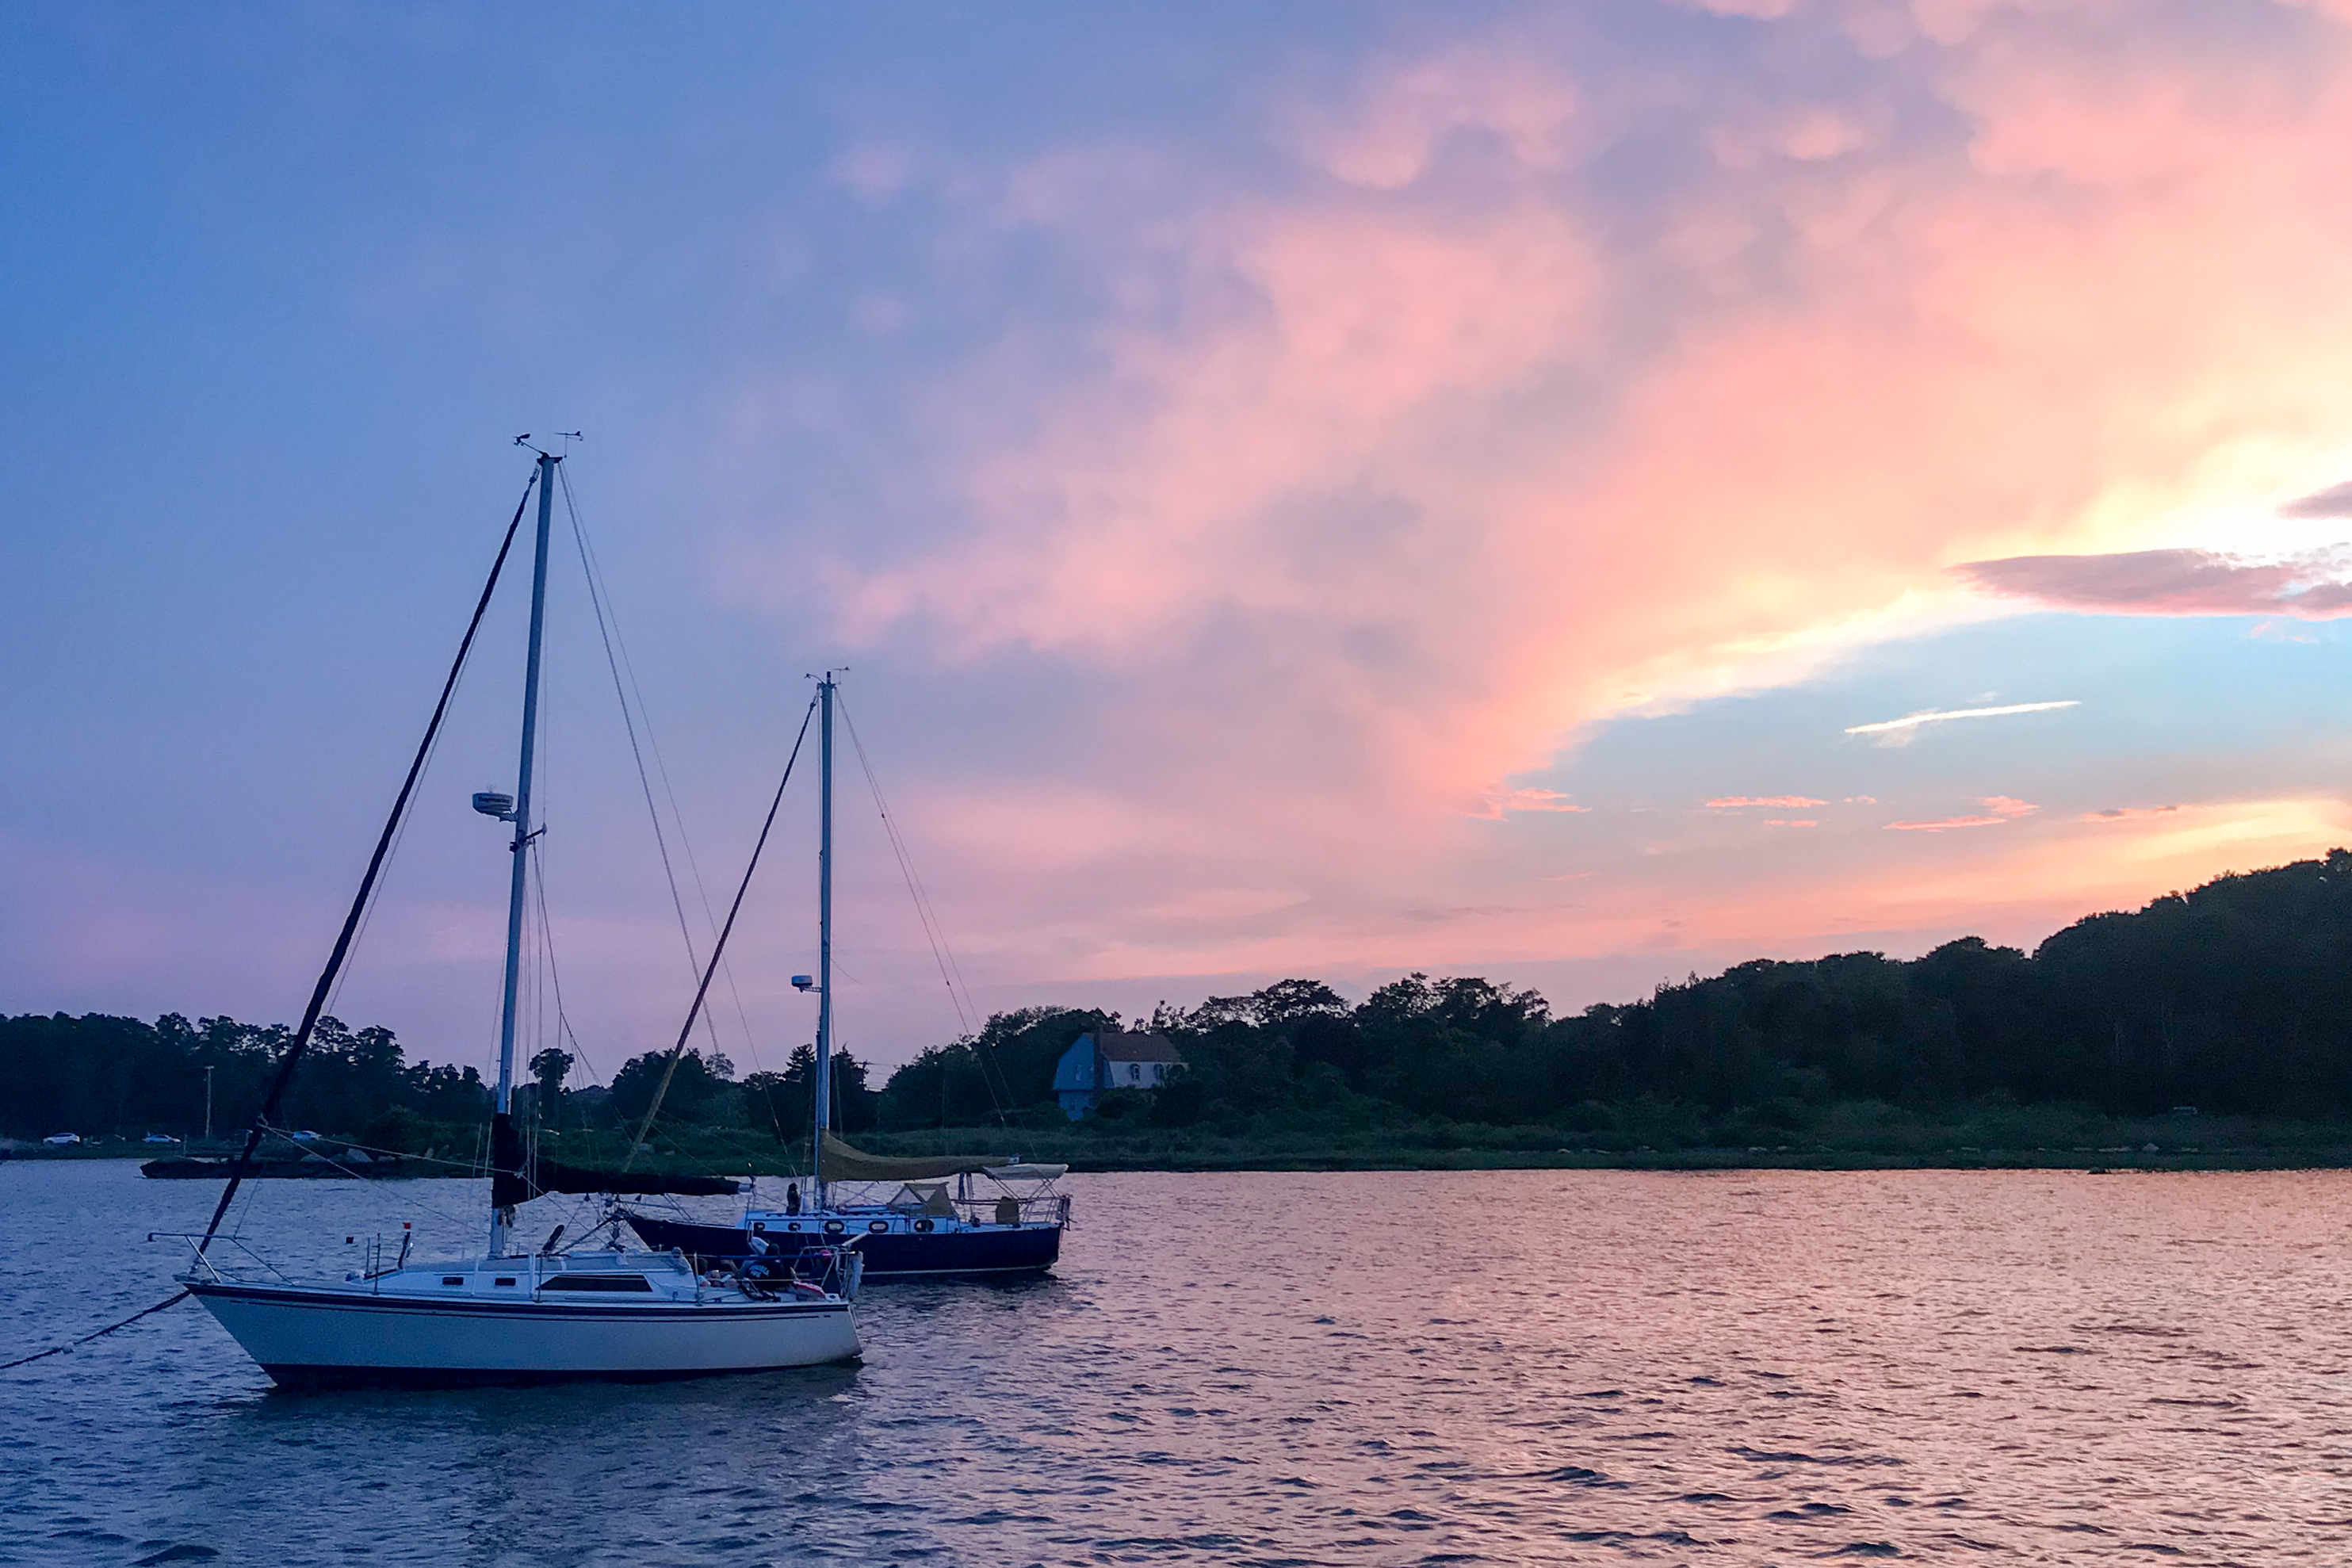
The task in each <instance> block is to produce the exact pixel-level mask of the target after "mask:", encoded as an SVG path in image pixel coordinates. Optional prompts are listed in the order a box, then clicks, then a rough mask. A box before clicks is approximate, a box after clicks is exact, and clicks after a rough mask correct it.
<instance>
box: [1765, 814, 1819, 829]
mask: <svg viewBox="0 0 2352 1568" xmlns="http://www.w3.org/2000/svg"><path fill="white" fill-rule="evenodd" d="M1764 826H1767V827H1819V826H1821V824H1820V823H1819V822H1816V821H1814V820H1812V819H1811V818H1809V817H1799V818H1797V819H1795V820H1793V821H1790V820H1787V819H1784V818H1781V817H1777V816H1768V817H1766V818H1765V819H1764Z"/></svg>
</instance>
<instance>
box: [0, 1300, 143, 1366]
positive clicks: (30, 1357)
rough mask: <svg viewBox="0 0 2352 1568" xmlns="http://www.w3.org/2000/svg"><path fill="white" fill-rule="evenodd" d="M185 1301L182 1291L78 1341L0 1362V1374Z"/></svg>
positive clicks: (123, 1327)
mask: <svg viewBox="0 0 2352 1568" xmlns="http://www.w3.org/2000/svg"><path fill="white" fill-rule="evenodd" d="M187 1299H188V1292H187V1291H185V1290H183V1291H181V1292H180V1293H179V1294H178V1295H176V1296H173V1297H171V1298H169V1299H168V1300H162V1301H158V1302H156V1303H155V1304H154V1305H153V1306H152V1307H149V1308H146V1309H144V1310H141V1311H136V1312H133V1313H131V1315H130V1316H129V1317H127V1318H125V1319H123V1320H122V1321H121V1322H119V1323H109V1324H107V1325H106V1327H104V1328H102V1329H100V1330H99V1331H97V1332H96V1333H94V1334H84V1335H82V1337H81V1338H79V1339H78V1340H68V1341H67V1342H65V1343H63V1344H61V1345H51V1346H50V1347H49V1348H48V1349H47V1350H45V1351H35V1352H33V1353H32V1354H31V1355H20V1356H18V1357H17V1358H16V1360H15V1361H0V1372H6V1371H7V1370H8V1369H9V1368H11V1367H18V1366H25V1365H27V1364H29V1363H33V1362H37V1361H40V1360H42V1359H43V1358H45V1357H47V1356H53V1355H63V1354H65V1353H66V1352H68V1351H69V1350H72V1349H73V1348H74V1347H75V1346H76V1345H86V1344H88V1343H89V1342H90V1341H92V1340H102V1339H104V1338H105V1337H106V1336H107V1335H109V1334H110V1333H112V1332H114V1331H115V1330H117V1329H127V1328H129V1327H130V1326H131V1324H133V1323H135V1322H137V1321H139V1320H140V1319H142V1318H145V1317H152V1315H153V1314H155V1313H157V1312H160V1311H162V1310H163V1309H164V1308H166V1307H176V1306H178V1305H179V1304H180V1303H181V1302H183V1301H184V1300H187Z"/></svg>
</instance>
